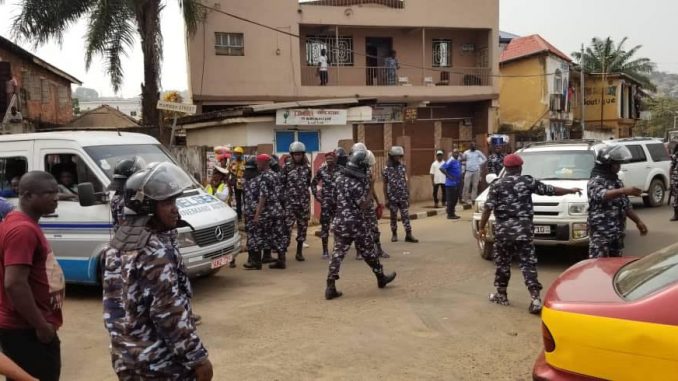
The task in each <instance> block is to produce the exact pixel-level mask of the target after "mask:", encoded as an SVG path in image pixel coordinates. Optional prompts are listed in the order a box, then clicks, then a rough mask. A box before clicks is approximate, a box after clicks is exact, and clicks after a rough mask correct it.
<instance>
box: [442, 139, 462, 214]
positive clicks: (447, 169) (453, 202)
mask: <svg viewBox="0 0 678 381" xmlns="http://www.w3.org/2000/svg"><path fill="white" fill-rule="evenodd" d="M459 159H460V154H459V150H454V151H453V152H452V157H450V158H449V159H448V160H447V161H446V162H445V163H444V164H443V165H441V166H440V172H441V173H442V174H443V175H444V176H445V193H446V194H447V219H448V220H458V219H459V218H460V217H459V216H458V215H457V213H456V211H455V209H456V207H457V200H458V199H459V186H460V185H461V161H460V160H459Z"/></svg>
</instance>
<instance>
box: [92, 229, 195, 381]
mask: <svg viewBox="0 0 678 381" xmlns="http://www.w3.org/2000/svg"><path fill="white" fill-rule="evenodd" d="M104 264H105V266H104V274H103V305H104V325H105V326H106V329H107V330H108V332H109V334H110V336H111V358H112V361H113V369H114V370H115V372H116V374H117V375H118V378H119V379H120V380H141V379H162V380H194V379H195V374H194V372H193V369H194V368H195V367H196V366H197V365H198V364H200V363H201V362H203V361H205V360H206V359H207V350H206V349H205V347H204V346H203V344H202V342H201V341H200V338H199V337H198V335H197V332H196V328H195V324H194V321H193V319H192V315H193V313H192V307H191V297H192V290H191V285H190V283H189V280H188V276H187V274H186V270H185V266H184V264H183V262H182V260H181V255H180V254H179V250H178V247H177V244H176V230H172V231H169V232H166V233H161V234H155V233H151V236H150V238H149V239H148V242H147V243H146V246H145V247H144V248H143V249H141V250H130V251H119V250H117V249H113V248H110V249H107V250H106V252H105V254H104Z"/></svg>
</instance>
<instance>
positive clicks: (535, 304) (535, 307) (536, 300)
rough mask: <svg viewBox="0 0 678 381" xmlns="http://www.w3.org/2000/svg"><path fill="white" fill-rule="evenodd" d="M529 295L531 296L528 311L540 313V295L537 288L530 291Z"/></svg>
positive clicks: (535, 313) (534, 313)
mask: <svg viewBox="0 0 678 381" xmlns="http://www.w3.org/2000/svg"><path fill="white" fill-rule="evenodd" d="M530 296H531V297H532V303H530V308H529V311H530V313H531V314H533V315H539V314H540V313H541V308H542V302H541V297H540V296H539V290H532V291H530Z"/></svg>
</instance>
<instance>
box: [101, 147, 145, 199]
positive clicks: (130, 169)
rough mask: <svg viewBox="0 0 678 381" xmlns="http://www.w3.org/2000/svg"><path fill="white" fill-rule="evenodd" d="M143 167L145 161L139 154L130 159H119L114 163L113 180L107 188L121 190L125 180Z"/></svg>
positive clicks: (123, 187) (117, 191)
mask: <svg viewBox="0 0 678 381" xmlns="http://www.w3.org/2000/svg"><path fill="white" fill-rule="evenodd" d="M144 167H146V162H145V161H144V159H142V158H140V157H139V156H136V157H134V158H132V159H123V160H120V161H119V162H118V164H116V165H115V169H113V180H112V181H111V184H110V185H109V186H108V188H107V189H108V190H112V191H115V192H116V193H119V192H122V191H123V190H124V189H125V181H127V179H128V178H129V177H130V176H132V175H133V174H134V173H135V172H137V171H140V170H142V169H143V168H144Z"/></svg>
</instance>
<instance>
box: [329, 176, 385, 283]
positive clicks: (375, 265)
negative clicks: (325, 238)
mask: <svg viewBox="0 0 678 381" xmlns="http://www.w3.org/2000/svg"><path fill="white" fill-rule="evenodd" d="M334 190H335V194H336V201H337V210H336V215H335V217H334V223H333V226H334V229H333V233H334V252H333V253H332V260H331V261H330V269H329V273H328V275H327V279H329V280H337V279H339V270H340V268H341V262H342V260H343V259H344V257H345V256H346V253H347V252H348V249H349V248H350V247H351V244H352V243H353V242H355V247H356V250H357V251H358V254H359V255H361V256H362V257H363V259H365V263H367V265H368V266H370V267H371V268H372V271H373V272H374V273H375V274H377V276H380V275H383V273H384V269H383V267H382V265H381V263H379V258H378V257H377V253H376V251H375V250H374V240H373V238H372V233H371V232H370V231H369V230H368V229H365V225H366V223H367V221H366V220H365V214H364V210H363V209H362V207H361V205H362V204H363V203H364V202H365V201H366V200H367V199H368V198H369V197H370V194H369V191H368V187H366V186H365V180H363V179H357V178H355V177H351V176H348V175H346V174H344V173H341V172H340V173H339V174H338V175H337V178H336V181H335V188H334Z"/></svg>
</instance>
